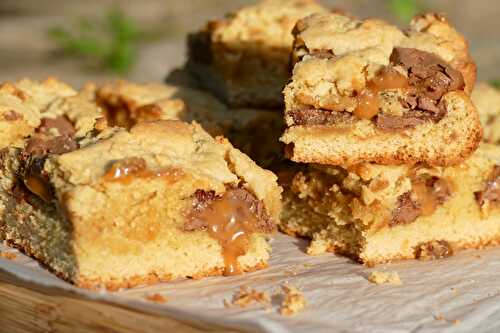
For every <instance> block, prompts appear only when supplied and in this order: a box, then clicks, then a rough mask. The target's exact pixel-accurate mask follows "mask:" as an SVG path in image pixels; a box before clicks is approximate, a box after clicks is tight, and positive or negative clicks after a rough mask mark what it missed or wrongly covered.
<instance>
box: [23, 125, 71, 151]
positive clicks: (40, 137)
mask: <svg viewBox="0 0 500 333" xmlns="http://www.w3.org/2000/svg"><path fill="white" fill-rule="evenodd" d="M54 130H56V131H54ZM54 132H56V133H54ZM75 133H76V130H75V128H74V127H73V124H72V123H71V122H70V121H69V120H68V119H67V118H65V117H57V118H43V119H42V121H41V124H40V126H39V127H38V128H37V130H36V133H35V134H34V135H33V136H32V137H31V138H29V139H28V142H27V144H26V148H25V151H26V152H27V153H28V154H33V155H36V156H45V155H47V154H64V153H67V152H70V151H73V150H75V149H77V148H78V144H77V142H76V141H75V138H74V135H75Z"/></svg>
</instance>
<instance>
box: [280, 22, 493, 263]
mask: <svg viewBox="0 0 500 333" xmlns="http://www.w3.org/2000/svg"><path fill="white" fill-rule="evenodd" d="M294 35H295V41H294V49H293V56H292V59H293V61H294V63H295V65H294V68H293V74H292V78H291V80H290V83H289V84H288V85H287V86H286V88H285V90H284V95H285V121H286V125H287V128H286V130H285V133H284V134H283V136H282V138H281V140H282V141H283V142H284V143H285V144H286V145H287V147H286V154H287V156H288V157H289V158H291V159H292V160H293V161H297V162H303V163H307V164H300V165H297V166H296V167H295V170H288V171H287V172H284V173H283V174H282V176H281V180H282V184H283V186H284V187H285V188H286V189H285V198H284V212H283V216H282V223H281V225H280V227H281V229H282V230H283V231H285V232H286V233H289V234H292V235H298V236H306V237H310V238H311V239H312V240H313V241H312V243H311V246H310V247H309V249H308V252H309V253H311V254H319V253H324V252H326V251H331V252H338V253H342V254H346V255H348V256H351V257H353V258H355V259H356V260H359V261H360V262H363V263H366V264H376V263H381V262H388V261H391V260H394V259H406V258H441V257H446V256H449V255H451V254H453V252H454V251H457V250H459V249H463V248H470V247H473V248H477V247H482V246H485V245H487V244H497V243H499V242H500V190H499V189H500V187H499V184H500V173H499V170H500V147H498V146H494V145H487V144H483V145H482V146H481V147H479V145H480V142H481V138H482V128H481V125H480V119H479V116H478V112H477V111H476V108H475V106H474V104H473V103H472V101H471V98H470V96H469V94H470V92H471V91H472V89H473V86H474V81H475V65H474V63H473V61H472V60H471V59H470V57H469V54H468V49H467V43H466V42H465V40H464V38H463V37H462V36H461V35H460V34H459V33H458V32H457V31H456V30H455V29H454V28H453V27H452V26H451V25H450V24H449V23H448V22H447V21H446V19H445V18H443V17H442V16H439V15H436V14H426V15H422V16H418V17H415V18H414V19H413V20H412V22H411V25H410V29H408V30H407V31H406V32H403V31H401V30H399V29H398V28H396V27H394V26H392V25H389V24H388V23H386V22H383V21H381V20H376V19H369V20H365V21H360V20H357V19H354V18H352V17H348V16H344V15H339V14H315V15H312V16H309V17H307V18H305V19H303V20H300V21H299V22H298V23H297V26H296V28H295V30H294ZM478 147H479V149H478Z"/></svg>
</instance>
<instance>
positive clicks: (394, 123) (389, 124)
mask: <svg viewBox="0 0 500 333" xmlns="http://www.w3.org/2000/svg"><path fill="white" fill-rule="evenodd" d="M426 119H429V117H425V116H424V115H423V114H421V113H417V112H407V113H405V114H404V115H403V116H391V115H387V114H383V113H381V114H379V115H378V116H377V117H376V119H375V124H376V125H377V127H378V128H380V129H381V130H383V131H397V130H404V129H408V128H414V127H415V126H417V125H420V124H423V123H424V122H425V121H426Z"/></svg>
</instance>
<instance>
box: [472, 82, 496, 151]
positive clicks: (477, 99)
mask: <svg viewBox="0 0 500 333" xmlns="http://www.w3.org/2000/svg"><path fill="white" fill-rule="evenodd" d="M472 101H473V102H474V104H475V105H476V108H477V111H478V112H479V117H480V118H481V123H482V125H483V131H484V141H485V142H489V143H493V144H500V91H499V90H498V89H497V88H495V87H493V86H491V85H489V84H487V83H485V82H481V83H479V84H478V85H476V87H475V88H474V90H473V91H472Z"/></svg>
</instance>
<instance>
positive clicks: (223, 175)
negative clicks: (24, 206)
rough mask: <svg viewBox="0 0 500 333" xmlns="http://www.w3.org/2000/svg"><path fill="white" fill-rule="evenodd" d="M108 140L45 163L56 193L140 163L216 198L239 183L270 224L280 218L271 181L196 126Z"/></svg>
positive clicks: (151, 127) (118, 134) (155, 125)
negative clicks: (120, 165) (120, 164)
mask: <svg viewBox="0 0 500 333" xmlns="http://www.w3.org/2000/svg"><path fill="white" fill-rule="evenodd" d="M107 136H108V137H106V138H103V139H101V140H99V141H97V142H94V143H90V144H89V145H88V146H86V147H83V148H81V149H78V150H76V151H73V152H70V153H66V154H63V155H59V156H52V157H51V158H50V160H49V161H48V163H46V167H45V168H46V170H47V171H48V172H49V174H51V178H52V180H53V182H54V184H56V188H58V189H59V190H58V192H60V193H64V192H68V191H71V190H72V189H74V188H75V187H78V186H86V185H95V184H98V183H99V182H100V181H102V177H103V176H104V175H105V174H106V173H107V172H108V171H109V168H110V165H112V164H113V163H114V162H115V161H120V160H124V159H128V158H141V159H143V160H144V161H145V162H146V164H147V168H148V169H150V170H152V171H155V172H156V171H158V172H161V171H165V170H167V171H168V170H170V171H171V172H178V173H179V174H180V175H182V176H187V177H190V178H191V179H194V180H195V181H199V183H200V186H205V187H206V186H208V187H209V189H211V190H214V191H216V192H217V193H222V192H224V191H225V184H233V185H237V184H238V183H239V182H240V181H242V183H243V185H244V186H246V187H247V188H248V189H249V190H250V191H251V192H252V193H254V194H255V195H256V197H257V198H258V199H260V200H263V201H264V203H265V204H266V208H267V210H268V212H269V214H271V215H272V216H273V218H274V219H275V221H277V220H278V218H279V211H280V209H281V206H280V188H279V187H278V186H277V183H276V176H275V175H274V174H273V173H272V172H270V171H267V170H264V169H261V168H260V167H258V166H257V165H256V164H255V163H254V162H253V161H252V160H251V159H250V158H248V157H247V156H246V155H244V154H243V153H241V152H240V151H239V150H237V149H235V148H233V147H232V145H231V144H230V143H229V142H228V141H227V140H226V139H224V138H216V139H213V138H212V137H211V136H210V135H209V134H208V133H207V132H205V131H204V130H203V129H202V128H201V126H199V125H198V124H196V123H193V124H188V123H184V122H181V121H175V120H162V121H155V122H143V123H139V124H137V125H135V126H134V127H132V129H131V130H130V131H126V130H124V129H114V131H113V133H111V134H109V133H108V134H107ZM170 171H169V172H170Z"/></svg>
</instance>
